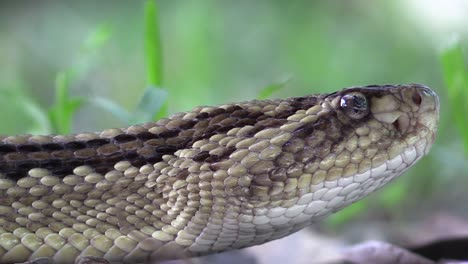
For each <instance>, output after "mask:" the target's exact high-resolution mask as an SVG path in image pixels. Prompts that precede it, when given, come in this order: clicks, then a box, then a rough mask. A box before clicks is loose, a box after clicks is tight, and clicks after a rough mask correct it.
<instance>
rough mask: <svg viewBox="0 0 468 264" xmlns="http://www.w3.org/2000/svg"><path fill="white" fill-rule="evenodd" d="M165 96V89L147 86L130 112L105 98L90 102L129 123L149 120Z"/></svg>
mask: <svg viewBox="0 0 468 264" xmlns="http://www.w3.org/2000/svg"><path fill="white" fill-rule="evenodd" d="M166 98H167V92H166V91H165V90H162V89H157V88H156V89H155V88H153V87H149V88H147V89H146V90H145V92H144V94H143V96H142V97H141V99H140V102H139V103H138V105H137V107H136V108H135V110H133V111H132V112H129V111H127V110H126V109H125V108H123V107H121V106H120V105H118V104H116V103H114V102H112V101H111V100H108V99H106V98H96V99H92V100H91V102H92V103H94V104H95V105H96V106H98V107H100V108H102V109H104V110H105V111H107V112H109V113H111V114H112V115H113V116H115V117H116V118H118V119H119V120H120V121H121V122H122V123H124V124H127V125H131V124H139V123H144V122H148V121H151V120H152V119H153V116H154V113H158V112H159V111H160V110H161V108H162V107H163V105H164V104H165V102H166Z"/></svg>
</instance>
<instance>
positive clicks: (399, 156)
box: [0, 84, 439, 264]
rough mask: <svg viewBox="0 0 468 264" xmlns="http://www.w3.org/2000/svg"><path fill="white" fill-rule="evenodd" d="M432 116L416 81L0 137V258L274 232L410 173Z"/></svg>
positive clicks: (430, 99)
mask: <svg viewBox="0 0 468 264" xmlns="http://www.w3.org/2000/svg"><path fill="white" fill-rule="evenodd" d="M438 111H439V103H438V99H437V96H436V95H435V93H434V92H433V91H432V90H430V89H429V88H427V87H425V86H423V85H419V84H409V85H382V86H378V85H372V86H365V87H351V88H348V89H344V90H341V91H339V92H335V93H331V94H321V95H310V96H304V97H295V98H289V99H282V100H265V101H259V100H254V101H248V102H243V103H234V104H226V105H220V106H214V107H197V108H195V109H193V110H192V111H190V112H184V113H178V114H175V115H173V116H171V117H169V118H167V119H161V120H159V121H157V122H154V123H146V124H142V125H135V126H130V127H127V128H124V129H109V130H105V131H102V132H97V133H83V134H76V135H49V136H31V135H25V136H4V137H1V138H0V173H1V174H0V263H18V262H24V261H28V260H33V259H37V258H41V257H46V258H51V259H52V260H53V261H54V263H64V264H66V263H73V262H74V261H75V260H76V259H77V258H79V257H86V256H94V257H98V258H104V259H106V260H109V261H111V262H117V263H122V262H123V263H147V262H150V261H151V260H154V259H171V258H181V257H190V256H198V255H205V254H211V253H216V252H221V251H225V250H230V249H238V248H243V247H248V246H252V245H258V244H262V243H265V242H267V241H271V240H274V239H278V238H281V237H284V236H286V235H289V234H291V233H293V232H295V231H297V230H299V229H301V228H303V227H305V226H307V225H309V224H310V223H312V222H315V221H318V220H320V219H322V218H324V217H325V216H327V215H329V214H331V213H333V212H336V211H338V210H340V209H341V208H343V207H344V206H346V205H349V204H351V203H353V202H355V201H357V200H359V199H360V198H362V197H364V196H366V195H367V194H369V193H371V192H373V191H374V190H376V189H378V188H380V187H381V186H383V185H384V184H386V183H388V182H389V181H391V180H392V179H393V178H395V177H397V176H398V175H400V174H402V173H403V172H404V171H405V170H407V169H408V168H409V167H410V166H411V165H413V164H414V163H415V162H416V161H417V160H418V159H420V158H421V157H422V156H423V155H424V154H426V153H427V152H428V151H429V149H430V147H431V145H432V143H433V141H434V139H435V134H436V130H437V125H438Z"/></svg>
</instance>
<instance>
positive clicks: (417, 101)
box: [411, 91, 422, 106]
mask: <svg viewBox="0 0 468 264" xmlns="http://www.w3.org/2000/svg"><path fill="white" fill-rule="evenodd" d="M411 99H412V100H413V103H415V104H416V105H418V106H419V105H420V104H421V102H422V97H421V95H420V94H419V92H418V91H414V93H413V95H412V96H411Z"/></svg>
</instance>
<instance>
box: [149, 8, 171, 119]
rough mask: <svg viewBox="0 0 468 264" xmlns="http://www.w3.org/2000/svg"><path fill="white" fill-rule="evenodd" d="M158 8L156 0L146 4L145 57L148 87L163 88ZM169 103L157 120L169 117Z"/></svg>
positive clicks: (161, 110)
mask: <svg viewBox="0 0 468 264" xmlns="http://www.w3.org/2000/svg"><path fill="white" fill-rule="evenodd" d="M158 20H159V18H158V6H157V4H156V0H147V1H146V4H145V55H146V56H145V57H146V78H147V82H148V83H147V87H153V88H155V89H158V88H161V87H163V86H162V85H163V78H162V74H163V68H162V67H163V66H162V65H163V62H162V50H161V38H160V33H159V21H158ZM167 114H168V103H167V101H166V102H164V104H163V105H162V107H161V108H160V110H159V111H158V113H156V115H155V117H154V118H155V119H160V118H162V117H165V116H167Z"/></svg>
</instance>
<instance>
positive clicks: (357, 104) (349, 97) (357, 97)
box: [340, 92, 369, 119]
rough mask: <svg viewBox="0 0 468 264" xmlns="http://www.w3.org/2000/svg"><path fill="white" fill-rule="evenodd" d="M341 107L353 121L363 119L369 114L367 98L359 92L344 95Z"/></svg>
mask: <svg viewBox="0 0 468 264" xmlns="http://www.w3.org/2000/svg"><path fill="white" fill-rule="evenodd" d="M340 107H341V109H343V111H344V112H345V113H346V115H348V116H349V117H350V118H352V119H361V118H363V117H365V116H367V115H368V114H369V104H368V102H367V98H366V96H364V95H363V94H362V93H359V92H353V93H349V94H345V95H343V97H341V101H340Z"/></svg>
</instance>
